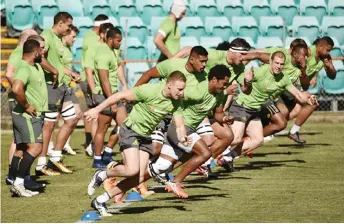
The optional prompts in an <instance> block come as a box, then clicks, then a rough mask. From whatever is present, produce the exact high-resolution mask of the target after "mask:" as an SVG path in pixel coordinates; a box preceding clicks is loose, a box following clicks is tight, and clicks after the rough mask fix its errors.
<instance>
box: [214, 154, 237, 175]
mask: <svg viewBox="0 0 344 224" xmlns="http://www.w3.org/2000/svg"><path fill="white" fill-rule="evenodd" d="M216 163H217V165H219V166H221V167H223V168H224V169H225V170H227V171H228V172H234V164H233V159H232V157H229V156H223V157H222V158H221V159H218V160H217V161H216Z"/></svg>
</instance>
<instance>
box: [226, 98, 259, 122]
mask: <svg viewBox="0 0 344 224" xmlns="http://www.w3.org/2000/svg"><path fill="white" fill-rule="evenodd" d="M229 114H230V115H231V116H233V117H234V121H240V122H244V123H246V122H249V121H251V120H260V119H261V118H260V116H261V112H260V110H254V109H248V108H246V107H244V106H243V105H240V104H238V103H237V102H236V101H234V102H233V103H232V105H231V107H230V108H229Z"/></svg>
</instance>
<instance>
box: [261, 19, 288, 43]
mask: <svg viewBox="0 0 344 224" xmlns="http://www.w3.org/2000/svg"><path fill="white" fill-rule="evenodd" d="M259 24H260V26H259V27H260V34H261V35H263V36H268V37H279V38H281V39H282V40H283V39H284V36H283V35H285V36H287V29H286V28H285V29H284V30H283V19H282V17H280V16H262V17H260V23H259Z"/></svg>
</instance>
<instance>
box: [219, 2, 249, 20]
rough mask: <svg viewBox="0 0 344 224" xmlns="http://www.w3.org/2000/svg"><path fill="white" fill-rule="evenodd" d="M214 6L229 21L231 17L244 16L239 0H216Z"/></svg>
mask: <svg viewBox="0 0 344 224" xmlns="http://www.w3.org/2000/svg"><path fill="white" fill-rule="evenodd" d="M216 4H217V8H218V10H219V12H221V13H222V14H223V16H226V17H227V18H228V19H229V20H232V17H233V16H243V15H244V14H245V12H244V7H243V5H242V3H241V1H240V0H217V1H216Z"/></svg>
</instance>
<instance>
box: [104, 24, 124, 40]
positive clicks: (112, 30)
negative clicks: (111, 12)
mask: <svg viewBox="0 0 344 224" xmlns="http://www.w3.org/2000/svg"><path fill="white" fill-rule="evenodd" d="M116 35H122V32H121V31H120V30H119V29H118V28H117V27H114V26H112V27H109V29H108V30H107V32H106V35H105V37H106V39H109V38H110V37H111V38H114V37H115V36H116Z"/></svg>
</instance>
